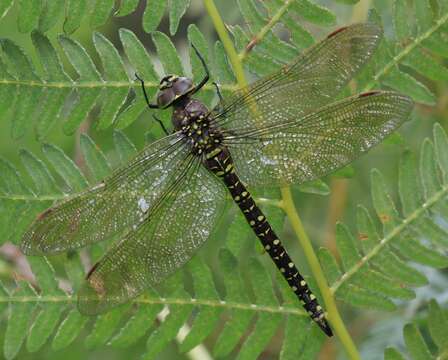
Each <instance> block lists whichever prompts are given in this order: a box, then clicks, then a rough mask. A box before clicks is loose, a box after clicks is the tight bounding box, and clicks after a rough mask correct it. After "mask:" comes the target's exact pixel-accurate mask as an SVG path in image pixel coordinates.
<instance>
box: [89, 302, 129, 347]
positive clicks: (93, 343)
mask: <svg viewBox="0 0 448 360" xmlns="http://www.w3.org/2000/svg"><path fill="white" fill-rule="evenodd" d="M129 307H130V304H126V305H122V306H119V307H116V308H114V309H112V310H111V311H109V312H107V313H105V314H101V315H99V316H98V317H97V318H96V321H95V324H94V325H93V329H92V332H91V333H90V334H89V336H87V337H86V341H85V345H86V347H87V348H88V349H93V348H96V347H98V346H100V345H105V344H106V343H107V341H108V340H109V339H110V338H111V336H112V335H113V333H114V332H115V330H116V329H117V327H118V325H119V323H120V322H121V319H122V318H123V316H124V315H125V313H126V311H127V310H128V309H129Z"/></svg>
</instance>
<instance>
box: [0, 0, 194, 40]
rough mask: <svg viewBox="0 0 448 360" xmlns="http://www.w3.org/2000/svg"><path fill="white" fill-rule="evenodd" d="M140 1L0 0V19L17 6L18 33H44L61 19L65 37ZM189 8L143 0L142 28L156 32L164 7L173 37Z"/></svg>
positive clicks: (182, 0) (178, 1) (186, 2)
mask: <svg viewBox="0 0 448 360" xmlns="http://www.w3.org/2000/svg"><path fill="white" fill-rule="evenodd" d="M139 2H140V0H122V1H114V0H92V1H87V0H51V1H32V0H15V1H14V0H2V1H1V2H0V20H1V19H2V18H3V17H5V16H7V15H8V14H9V13H10V12H12V10H11V9H12V8H13V7H14V6H15V7H17V12H18V16H17V26H18V29H19V31H20V32H22V33H30V32H32V31H33V30H38V31H40V32H42V33H45V32H47V31H49V30H50V29H52V28H53V27H55V25H57V23H58V21H61V20H63V23H64V25H63V30H64V32H65V33H66V34H71V33H73V32H75V31H76V30H77V29H78V28H79V27H80V25H81V22H83V21H85V20H86V21H85V22H86V23H87V24H89V25H90V26H91V27H92V28H97V27H100V26H102V25H104V24H106V22H107V21H108V20H109V19H110V18H111V17H113V16H114V17H121V16H126V15H129V14H131V13H132V12H134V11H135V10H136V9H137V6H138V4H139ZM189 6H190V0H147V1H146V7H145V10H144V16H143V18H142V25H143V29H144V30H145V31H146V32H148V33H149V32H151V31H154V30H156V29H157V27H158V26H159V24H160V22H161V21H162V18H163V16H164V13H165V10H166V9H167V8H168V11H169V21H170V33H171V35H174V34H175V33H176V32H177V29H178V27H179V22H180V20H181V19H182V16H184V14H185V12H186V11H187V9H188V7H189Z"/></svg>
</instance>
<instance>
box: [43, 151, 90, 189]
mask: <svg viewBox="0 0 448 360" xmlns="http://www.w3.org/2000/svg"><path fill="white" fill-rule="evenodd" d="M42 152H43V153H44V154H45V156H46V158H47V160H48V161H49V162H50V164H51V165H52V166H53V169H54V170H55V171H56V172H57V174H58V175H59V176H60V177H61V178H62V179H63V180H64V182H65V183H66V184H67V186H68V190H67V192H79V191H81V190H82V189H85V188H86V187H87V180H86V178H85V177H84V175H83V174H82V173H81V171H80V170H79V168H78V167H77V166H76V165H75V164H74V163H73V161H72V160H71V159H70V158H69V157H68V156H67V155H65V154H64V152H63V151H62V150H61V149H59V148H58V147H56V146H54V145H49V144H44V145H42Z"/></svg>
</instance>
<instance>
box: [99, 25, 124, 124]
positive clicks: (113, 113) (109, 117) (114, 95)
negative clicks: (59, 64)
mask: <svg viewBox="0 0 448 360" xmlns="http://www.w3.org/2000/svg"><path fill="white" fill-rule="evenodd" d="M93 42H94V44H95V47H96V50H97V51H98V53H99V54H100V58H101V62H102V64H103V69H104V77H105V80H106V81H109V82H117V83H119V84H120V86H117V87H116V88H111V89H109V91H107V92H103V103H104V105H103V107H102V110H101V114H100V119H99V121H98V129H105V128H107V127H109V126H111V125H112V123H113V122H114V121H115V119H116V117H117V114H118V112H119V110H120V109H121V107H122V106H123V104H124V102H125V100H126V98H127V95H128V92H129V89H130V86H129V85H127V86H126V84H127V83H128V81H129V80H128V76H127V74H126V71H125V68H124V64H123V62H122V61H121V57H120V55H119V54H118V51H117V50H116V49H115V47H114V46H113V45H112V43H111V42H110V41H109V40H107V39H106V38H105V37H104V36H103V35H101V34H99V33H95V34H94V36H93Z"/></svg>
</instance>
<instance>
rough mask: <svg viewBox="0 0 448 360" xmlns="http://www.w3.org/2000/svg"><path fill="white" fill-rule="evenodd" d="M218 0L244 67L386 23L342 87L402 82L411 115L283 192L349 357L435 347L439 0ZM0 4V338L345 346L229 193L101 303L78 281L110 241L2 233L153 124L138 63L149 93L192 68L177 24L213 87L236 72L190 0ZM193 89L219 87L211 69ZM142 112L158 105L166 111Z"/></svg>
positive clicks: (304, 351) (122, 156)
mask: <svg viewBox="0 0 448 360" xmlns="http://www.w3.org/2000/svg"><path fill="white" fill-rule="evenodd" d="M217 5H218V9H219V10H220V13H221V16H223V17H224V19H225V21H226V23H227V24H228V29H229V31H230V32H231V35H232V37H233V41H234V45H235V48H236V50H237V52H238V55H239V60H240V61H241V62H242V63H243V65H244V67H245V69H246V70H247V73H248V76H249V77H250V78H252V77H254V78H255V77H256V76H262V75H265V74H268V73H270V72H272V71H274V70H275V69H277V68H278V67H279V66H281V65H282V64H285V63H288V62H290V61H291V60H292V59H293V58H294V57H295V56H296V55H297V54H298V53H299V52H300V51H302V50H303V49H304V48H306V47H308V46H310V45H311V44H313V43H314V42H315V41H318V40H319V39H320V38H322V37H323V36H325V35H326V34H327V33H329V32H331V31H332V30H333V29H335V28H337V26H341V25H345V24H347V23H350V22H359V21H365V20H366V19H368V20H369V21H374V22H377V23H379V24H381V25H382V26H383V28H384V30H385V34H386V39H385V41H383V42H382V43H381V45H380V48H379V50H378V52H377V54H376V55H375V57H374V59H373V61H371V63H370V64H369V65H368V66H367V68H366V69H365V70H364V71H363V72H362V73H361V74H360V75H359V76H358V77H357V79H356V81H355V82H353V83H351V84H350V87H349V88H348V89H347V90H346V91H345V93H344V94H345V95H347V94H349V93H350V92H353V93H356V92H361V91H367V90H370V89H373V88H388V89H394V90H396V91H400V92H402V93H405V94H407V95H409V96H411V97H412V98H413V99H414V100H415V101H416V103H417V105H416V108H415V111H414V113H413V117H412V119H411V120H410V121H409V122H407V123H406V124H405V125H404V126H403V127H402V128H401V129H400V134H397V135H394V136H393V137H391V138H389V139H388V140H387V141H386V142H385V143H384V144H382V145H381V146H379V147H378V148H377V149H375V150H373V151H372V152H371V153H369V154H368V155H367V156H364V157H362V158H361V159H360V160H358V161H357V162H355V164H354V165H353V166H351V167H349V168H346V169H344V170H343V171H340V172H339V173H338V174H336V175H334V176H330V177H328V178H327V179H324V180H325V181H318V182H315V183H312V184H304V185H302V186H299V187H295V188H293V193H294V197H295V202H296V204H298V207H299V213H300V214H301V216H302V218H303V221H304V223H305V227H306V229H307V231H308V233H309V235H310V236H311V238H312V239H313V242H314V244H315V248H318V247H320V246H322V247H321V248H320V250H319V251H318V255H319V260H320V263H321V265H322V267H323V269H324V272H325V275H326V278H327V280H328V284H329V287H330V288H329V290H330V291H331V294H332V295H333V296H334V297H335V298H336V299H337V300H340V301H338V305H339V308H340V311H341V312H342V318H343V320H344V322H345V325H346V326H347V327H348V329H349V332H350V334H351V335H352V337H353V339H354V341H355V343H356V344H357V345H358V348H359V349H360V351H361V354H362V358H363V359H364V358H366V359H368V358H372V359H378V358H380V357H382V356H384V357H385V358H386V359H402V358H407V357H410V358H416V359H417V358H418V359H420V358H421V359H427V358H428V359H429V358H433V357H434V358H436V357H438V358H440V359H443V358H446V357H447V353H448V344H447V342H446V333H447V330H448V320H447V317H446V311H445V310H444V309H445V307H446V302H447V292H446V288H447V279H446V267H447V262H448V257H447V256H446V254H447V247H448V236H447V231H448V230H447V229H448V228H447V225H448V207H447V192H448V175H447V174H448V156H447V155H446V154H448V138H447V135H446V132H445V130H444V128H446V118H447V103H448V87H447V84H448V81H447V80H448V68H447V58H448V2H447V1H446V0H437V1H436V0H432V1H430V0H414V1H407V0H395V1H392V0H378V1H371V2H369V1H361V2H360V3H358V2H357V1H356V0H339V1H338V3H335V2H330V1H311V0H267V1H257V0H235V1H227V0H225V1H224V0H223V1H217ZM0 17H1V20H0V37H1V40H0V48H1V50H0V118H1V122H0V127H1V131H0V151H1V159H0V234H1V237H0V239H1V240H0V241H1V244H3V246H2V247H1V248H0V279H1V285H0V320H1V324H2V326H1V329H2V331H0V337H1V338H2V343H3V355H2V356H4V357H5V358H6V359H12V358H20V359H27V358H33V359H35V358H43V357H45V358H48V359H50V358H60V357H61V355H62V354H63V356H64V357H66V358H67V359H68V358H70V357H71V358H73V359H79V358H88V357H89V356H90V357H94V358H102V357H104V358H106V357H107V358H111V359H113V358H117V359H118V358H125V357H128V358H141V357H143V358H145V359H150V358H155V357H157V358H167V359H172V358H176V359H177V358H180V359H182V358H187V357H188V358H196V359H202V358H204V359H205V358H215V357H216V358H228V359H233V358H242V359H255V358H257V357H259V358H263V359H270V358H281V359H313V358H317V357H320V358H321V359H334V358H336V357H337V356H340V357H341V358H346V357H347V355H346V353H345V352H344V350H347V348H346V344H345V343H344V342H342V345H340V343H339V342H338V341H337V340H335V339H331V340H327V339H324V337H323V335H322V334H321V333H320V332H319V330H317V329H316V327H315V326H314V325H312V324H311V322H310V321H309V319H308V317H307V316H306V314H304V312H303V310H302V309H301V308H300V307H299V306H298V304H297V302H296V300H295V299H294V298H293V297H292V296H291V293H290V292H289V290H288V289H287V288H286V287H285V284H284V283H283V281H282V280H281V279H280V278H279V277H278V274H276V272H275V271H274V268H273V266H272V264H271V263H270V262H269V260H268V259H266V256H265V255H263V254H262V252H261V251H260V249H259V248H258V245H254V244H256V239H255V237H254V236H253V235H252V233H251V231H250V229H249V228H248V226H247V225H246V223H245V220H244V219H243V218H242V217H241V216H240V215H239V214H238V213H237V212H236V211H235V209H234V208H233V207H230V208H229V211H228V212H227V213H226V218H225V219H223V221H222V223H221V225H220V227H219V228H218V229H217V230H216V232H215V234H214V236H213V237H212V239H210V241H209V242H208V243H207V245H206V246H205V247H204V248H203V249H201V251H200V253H199V254H198V256H196V257H195V258H194V259H193V260H192V261H191V262H190V263H189V264H188V266H187V267H186V268H185V269H182V270H181V271H180V272H178V273H177V274H176V275H175V276H173V277H172V278H170V280H169V281H168V282H167V283H166V284H164V285H163V286H161V287H160V288H157V289H154V290H152V291H150V292H148V293H147V294H145V295H144V296H142V297H140V298H138V299H136V300H135V301H133V302H132V303H130V304H126V305H124V306H121V307H119V308H117V309H116V310H113V311H111V312H109V313H107V314H104V315H101V316H98V317H96V318H88V317H83V316H81V315H80V314H79V313H78V312H77V310H76V307H75V306H74V302H75V295H76V289H77V288H78V286H79V284H80V281H82V278H83V276H84V273H85V270H86V269H88V266H89V264H91V263H92V262H94V261H95V259H98V258H99V257H100V256H101V254H103V253H104V250H105V248H106V247H107V245H108V244H105V245H96V246H93V247H92V248H90V249H88V250H84V251H81V252H80V253H79V254H64V255H60V256H57V257H52V258H48V259H45V258H32V257H30V258H28V259H25V258H24V257H23V256H22V255H21V254H20V252H19V251H18V249H17V247H16V245H17V244H18V242H19V240H20V237H21V235H22V233H23V231H24V230H25V228H26V227H27V226H28V225H29V223H30V221H31V220H32V219H33V218H34V217H35V216H36V214H37V213H38V212H39V211H42V210H44V209H45V208H47V207H48V206H50V205H51V203H52V202H53V201H54V200H57V199H61V198H62V197H63V196H64V194H67V193H72V192H77V191H79V190H81V189H83V188H85V187H86V186H88V185H89V184H94V183H95V182H97V181H98V180H100V179H101V178H103V177H104V176H105V175H106V174H108V173H109V172H110V171H111V169H112V168H114V167H116V166H118V165H119V164H122V163H124V162H126V161H127V160H128V159H129V158H130V157H131V156H132V155H133V154H134V153H135V152H136V151H137V149H140V148H142V146H143V145H144V144H146V143H149V142H151V141H152V140H154V139H155V138H158V137H160V136H161V135H162V134H161V132H160V129H159V128H158V127H157V126H155V124H154V123H153V121H151V120H150V119H151V117H150V114H149V111H147V110H146V109H145V104H144V102H143V97H142V96H141V94H140V92H139V88H138V84H137V83H135V81H134V76H133V74H134V72H135V71H137V72H138V73H139V74H140V75H141V76H142V77H144V78H145V80H146V81H147V85H148V91H149V93H150V95H153V94H154V93H155V91H156V86H157V84H158V79H159V78H160V76H161V75H162V74H164V73H177V74H186V75H192V76H193V78H194V79H195V80H197V79H199V78H200V77H201V67H200V65H199V63H198V59H197V58H196V57H195V56H191V55H192V52H191V47H190V44H191V43H192V42H193V43H194V44H195V45H196V46H197V47H198V48H199V49H200V51H201V53H203V54H205V56H206V58H207V61H208V63H209V64H210V67H211V68H212V77H213V80H215V81H217V82H219V83H220V84H221V88H222V90H223V93H224V96H225V95H226V94H229V92H230V91H232V90H233V89H235V88H236V86H237V85H236V80H235V76H234V73H233V70H232V67H231V66H230V65H229V60H228V58H227V55H226V51H225V50H224V46H223V44H222V43H221V42H220V41H219V40H217V38H216V35H215V31H214V29H213V24H212V21H211V19H210V17H209V16H207V13H206V12H205V9H204V6H203V4H202V2H201V1H192V2H191V3H190V1H189V0H163V1H160V0H157V1H156V0H148V1H146V2H142V1H138V0H122V1H112V0H96V1H86V0H82V1H74V0H65V1H64V0H56V1H49V0H47V1H45V0H38V1H34V0H16V1H13V0H0ZM200 98H201V99H202V100H204V101H205V102H206V103H208V104H210V105H211V104H214V103H216V99H215V98H214V91H213V87H212V86H211V85H209V86H207V87H206V88H205V90H204V91H203V92H202V93H201V94H200ZM158 116H160V117H162V118H163V119H164V120H165V123H169V114H168V113H167V112H160V113H159V114H158ZM434 124H435V125H434ZM256 195H257V197H258V198H259V201H260V203H262V204H265V207H264V209H265V211H266V213H267V216H268V219H269V220H270V222H271V223H272V224H273V226H274V228H275V229H276V231H277V232H279V233H280V234H281V238H282V239H284V240H285V242H286V243H287V246H288V248H289V249H291V251H292V253H293V256H294V258H295V259H296V260H297V262H298V263H299V264H300V265H301V268H302V269H303V271H304V272H305V273H309V271H308V270H307V268H306V263H307V261H306V259H305V258H304V257H303V256H301V251H300V248H299V247H298V246H297V244H296V243H295V242H294V240H295V238H294V236H293V235H292V232H291V228H290V225H289V222H288V221H286V220H285V215H284V213H283V212H282V210H281V209H280V208H279V207H278V206H276V205H277V202H276V199H279V198H280V195H279V193H278V192H277V191H276V190H269V191H268V190H263V189H257V192H256ZM266 199H272V200H266ZM358 205H359V206H358ZM337 221H343V223H342V222H341V223H338V224H337V225H336V226H335V223H336V222H337ZM230 223H231V226H229V224H230ZM302 264H303V265H302ZM444 269H445V270H444ZM308 280H309V281H310V283H311V286H312V287H313V288H314V289H316V286H313V285H315V284H314V282H313V279H312V278H309V279H308ZM316 290H317V289H316ZM431 299H436V300H431ZM392 334H393V335H392ZM383 354H384V355H383ZM352 356H353V354H352Z"/></svg>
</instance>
